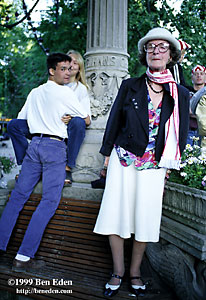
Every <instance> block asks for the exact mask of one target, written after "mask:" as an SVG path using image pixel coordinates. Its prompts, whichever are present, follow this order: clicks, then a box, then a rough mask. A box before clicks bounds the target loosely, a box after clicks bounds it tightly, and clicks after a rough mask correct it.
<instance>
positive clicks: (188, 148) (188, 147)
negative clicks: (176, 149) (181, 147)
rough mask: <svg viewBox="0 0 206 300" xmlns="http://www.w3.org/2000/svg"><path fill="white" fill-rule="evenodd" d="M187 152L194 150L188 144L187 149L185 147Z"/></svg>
mask: <svg viewBox="0 0 206 300" xmlns="http://www.w3.org/2000/svg"><path fill="white" fill-rule="evenodd" d="M185 149H186V150H189V151H192V150H193V148H192V146H191V145H190V144H187V145H186V147H185Z"/></svg>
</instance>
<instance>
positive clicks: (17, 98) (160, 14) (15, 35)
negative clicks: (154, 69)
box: [0, 0, 206, 117]
mask: <svg viewBox="0 0 206 300" xmlns="http://www.w3.org/2000/svg"><path fill="white" fill-rule="evenodd" d="M38 1H39V0H36V1H34V5H35V4H36V3H37V2H38ZM11 3H12V5H11ZM54 3H55V4H54V5H52V6H51V7H50V9H49V10H48V11H47V12H46V13H42V20H41V22H40V24H39V25H36V24H34V23H33V22H32V20H31V18H30V13H29V10H28V9H27V7H26V1H23V0H16V1H13V2H11V1H9V0H0V14H1V19H0V71H1V72H0V112H2V113H3V114H4V115H6V116H8V117H16V115H17V112H18V111H19V110H20V108H21V107H22V105H23V103H24V102H25V100H26V97H27V95H28V93H29V91H30V90H31V89H32V88H34V87H35V86H38V85H39V84H41V83H43V82H45V81H46V79H47V73H46V69H45V60H46V55H47V54H48V52H50V53H51V52H54V51H62V52H65V53H66V52H67V51H68V50H69V49H76V50H78V51H79V52H80V53H81V54H84V53H85V51H86V35H87V34H86V27H87V0H75V1H73V0H64V1H63V0H58V1H57V0H56V1H54ZM205 6H206V2H205V0H190V1H188V0H183V2H182V5H181V10H180V12H178V13H176V14H175V12H174V9H171V7H170V6H169V5H168V3H167V1H166V0H161V1H158V0H128V53H129V55H130V58H129V72H130V75H131V76H139V75H141V74H142V73H143V72H144V70H145V68H144V67H142V66H141V65H140V64H139V62H138V49H137V43H138V41H139V39H140V38H141V37H142V36H144V35H145V34H146V33H147V32H148V30H149V29H151V28H153V27H156V26H165V27H168V26H169V29H170V30H171V31H176V30H178V31H179V37H180V38H181V39H183V40H184V41H186V42H188V43H189V44H190V45H191V46H192V48H191V50H190V51H188V54H187V60H186V61H185V62H184V64H183V67H184V75H185V77H186V79H187V82H188V84H191V81H190V74H191V69H192V67H193V66H194V65H195V64H197V63H200V64H202V65H206V58H205V51H206V49H205V48H206V41H205V32H206V31H205V26H206V25H205V14H206V9H205V8H206V7H205ZM17 23H18V25H15V24H17ZM14 25H15V26H14Z"/></svg>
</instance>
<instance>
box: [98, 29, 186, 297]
mask: <svg viewBox="0 0 206 300" xmlns="http://www.w3.org/2000/svg"><path fill="white" fill-rule="evenodd" d="M138 50H139V54H140V61H141V63H142V64H144V65H146V66H147V71H146V74H144V75H142V76H141V77H140V78H130V79H127V80H125V81H123V82H122V84H121V87H120V90H119V93H118V95H117V98H116V100H115V102H114V104H113V107H112V109H111V113H110V116H109V119H108V122H107V126H106V131H105V134H104V138H103V145H102V147H101V150H100V152H101V153H102V154H103V155H105V156H110V160H109V165H108V173H107V180H106V187H105V191H104V195H103V199H102V204H101V208H100V211H99V215H98V218H97V221H96V225H95V228H94V232H95V233H98V234H103V235H108V236H109V242H110V247H111V251H112V258H113V274H112V275H111V278H110V281H109V282H108V283H107V284H106V285H105V290H104V295H105V296H106V297H112V296H114V295H115V294H116V293H117V292H118V290H119V288H120V285H121V281H122V277H123V275H124V272H125V267H124V239H127V238H130V237H131V235H134V242H133V249H132V257H131V265H130V290H131V291H132V293H134V294H136V295H140V294H144V292H145V290H146V286H145V285H144V283H143V281H142V279H141V274H140V266H141V262H142V258H143V254H144V251H145V247H146V243H147V242H158V240H159V232H160V221H161V212H162V196H163V189H164V179H165V174H166V171H167V169H168V168H169V169H170V168H174V169H179V164H180V158H181V153H182V152H183V150H184V147H185V143H186V139H187V128H188V120H189V92H188V91H187V90H186V89H185V88H184V87H182V86H180V85H177V84H176V83H175V81H174V79H173V77H172V75H171V73H170V71H169V70H168V69H167V68H168V67H170V66H171V65H172V64H175V63H176V62H177V61H178V59H179V57H180V53H181V52H180V44H179V42H178V41H177V40H176V39H175V38H174V37H173V36H172V34H171V33H170V32H169V31H168V30H166V29H164V28H154V29H152V30H150V31H149V32H148V33H147V34H146V35H145V36H144V37H143V38H142V39H141V40H140V41H139V43H138Z"/></svg>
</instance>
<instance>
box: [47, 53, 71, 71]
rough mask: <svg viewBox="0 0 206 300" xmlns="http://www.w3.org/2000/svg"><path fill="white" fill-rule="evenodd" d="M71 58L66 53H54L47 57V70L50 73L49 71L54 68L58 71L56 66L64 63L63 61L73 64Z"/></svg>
mask: <svg viewBox="0 0 206 300" xmlns="http://www.w3.org/2000/svg"><path fill="white" fill-rule="evenodd" d="M71 60H72V59H71V57H70V56H69V55H67V54H64V53H60V52H57V53H52V54H50V55H49V56H48V57H47V70H48V73H49V69H50V68H52V69H54V70H56V66H57V64H58V63H60V62H62V61H69V62H71Z"/></svg>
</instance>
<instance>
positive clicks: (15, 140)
mask: <svg viewBox="0 0 206 300" xmlns="http://www.w3.org/2000/svg"><path fill="white" fill-rule="evenodd" d="M85 129H86V124H85V121H84V119H82V118H80V117H74V118H72V119H71V121H70V122H69V124H68V126H67V133H68V142H67V165H68V166H69V167H70V168H73V167H75V165H76V159H77V156H78V153H79V150H80V147H81V144H82V142H83V140H84V137H85ZM7 131H8V134H9V136H10V138H11V141H12V144H13V148H14V153H15V156H16V161H17V164H18V165H21V164H22V162H23V159H24V156H25V154H26V150H27V148H28V141H27V139H31V134H30V132H29V127H28V124H27V121H26V120H22V119H13V120H11V121H10V122H9V123H8V125H7Z"/></svg>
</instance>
